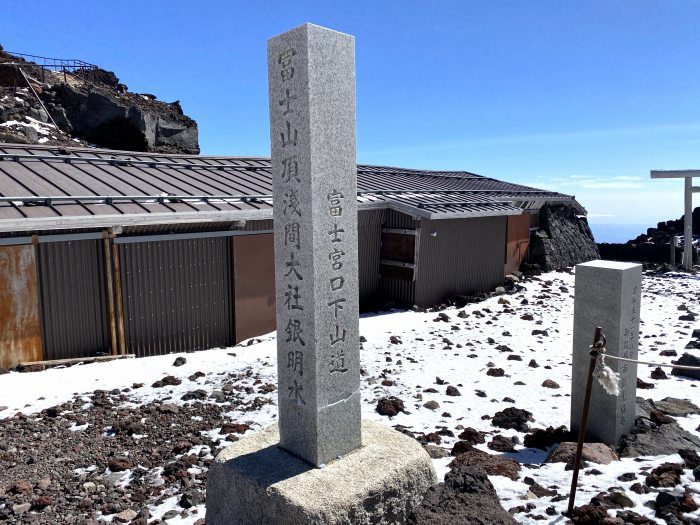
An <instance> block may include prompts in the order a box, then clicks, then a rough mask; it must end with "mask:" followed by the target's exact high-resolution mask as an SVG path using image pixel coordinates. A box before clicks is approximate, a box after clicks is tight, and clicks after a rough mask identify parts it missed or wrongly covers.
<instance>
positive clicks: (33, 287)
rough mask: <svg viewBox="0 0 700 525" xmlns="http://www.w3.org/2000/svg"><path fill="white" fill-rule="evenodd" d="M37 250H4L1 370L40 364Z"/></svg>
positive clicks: (0, 261) (0, 264)
mask: <svg viewBox="0 0 700 525" xmlns="http://www.w3.org/2000/svg"><path fill="white" fill-rule="evenodd" d="M34 254H35V251H34V246H33V245H31V244H29V245H24V246H0V367H1V368H12V367H14V366H17V365H18V364H19V363H21V362H26V361H40V360H41V359H42V353H41V323H40V321H39V290H38V285H37V276H36V260H35V255H34Z"/></svg>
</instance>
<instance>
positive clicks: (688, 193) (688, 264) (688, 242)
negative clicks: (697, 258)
mask: <svg viewBox="0 0 700 525" xmlns="http://www.w3.org/2000/svg"><path fill="white" fill-rule="evenodd" d="M683 218H684V224H683V235H685V237H684V242H683V268H685V269H686V270H692V269H693V177H686V178H685V213H684V215H683Z"/></svg>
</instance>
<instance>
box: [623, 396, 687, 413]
mask: <svg viewBox="0 0 700 525" xmlns="http://www.w3.org/2000/svg"><path fill="white" fill-rule="evenodd" d="M647 403H649V404H650V405H651V407H652V408H656V409H658V410H661V412H663V413H664V414H666V415H667V416H673V417H685V416H690V415H694V414H700V408H698V406H697V405H695V404H694V403H692V402H691V401H690V400H688V399H679V398H676V397H665V398H663V399H662V400H661V401H652V400H651V399H647ZM646 411H647V412H648V410H646ZM637 413H639V411H637Z"/></svg>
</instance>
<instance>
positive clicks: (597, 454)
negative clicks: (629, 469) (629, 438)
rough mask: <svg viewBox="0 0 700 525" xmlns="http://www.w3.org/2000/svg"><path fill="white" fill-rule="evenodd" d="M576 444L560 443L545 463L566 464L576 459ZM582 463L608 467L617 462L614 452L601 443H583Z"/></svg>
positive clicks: (569, 442)
mask: <svg viewBox="0 0 700 525" xmlns="http://www.w3.org/2000/svg"><path fill="white" fill-rule="evenodd" d="M576 446H577V443H574V442H571V441H567V442H564V443H561V444H560V445H559V446H558V447H557V448H555V449H554V450H552V451H551V452H550V453H549V455H548V456H547V459H545V460H544V462H545V463H568V462H569V461H572V460H573V458H575V457H576ZM581 458H582V459H583V461H589V462H591V463H598V464H600V465H608V464H610V463H612V462H613V461H619V460H620V458H618V457H617V454H615V451H614V450H613V449H611V448H610V447H609V446H607V445H605V444H603V443H584V444H583V451H582V453H581Z"/></svg>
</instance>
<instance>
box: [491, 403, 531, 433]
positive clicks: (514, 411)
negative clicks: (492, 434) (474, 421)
mask: <svg viewBox="0 0 700 525" xmlns="http://www.w3.org/2000/svg"><path fill="white" fill-rule="evenodd" d="M531 420H532V413H530V412H528V411H527V410H523V409H520V408H514V407H508V408H506V409H504V410H501V411H500V412H496V415H494V416H493V419H492V420H491V423H493V425H494V426H496V427H500V428H511V429H513V430H517V431H519V432H527V431H528V430H530V426H529V425H528V421H531Z"/></svg>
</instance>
